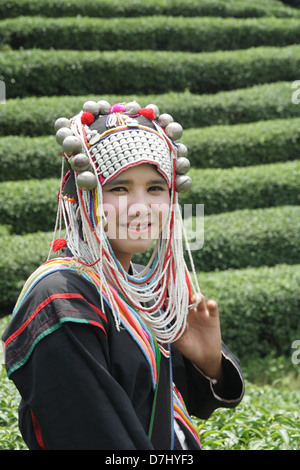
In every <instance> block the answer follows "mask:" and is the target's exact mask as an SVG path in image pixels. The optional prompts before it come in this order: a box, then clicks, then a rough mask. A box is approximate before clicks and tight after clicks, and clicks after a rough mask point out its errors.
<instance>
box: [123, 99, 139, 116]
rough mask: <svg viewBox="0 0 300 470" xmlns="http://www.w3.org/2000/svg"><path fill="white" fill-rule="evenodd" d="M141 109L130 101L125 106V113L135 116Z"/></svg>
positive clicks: (134, 102)
mask: <svg viewBox="0 0 300 470" xmlns="http://www.w3.org/2000/svg"><path fill="white" fill-rule="evenodd" d="M140 109H141V106H140V105H139V104H138V103H137V102H136V101H131V102H130V103H126V104H125V110H126V113H128V114H131V115H135V114H137V113H138V111H139V110H140Z"/></svg>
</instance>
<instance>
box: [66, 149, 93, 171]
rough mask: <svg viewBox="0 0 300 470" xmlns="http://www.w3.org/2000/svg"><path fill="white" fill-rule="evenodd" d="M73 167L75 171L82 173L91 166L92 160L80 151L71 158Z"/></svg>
mask: <svg viewBox="0 0 300 470" xmlns="http://www.w3.org/2000/svg"><path fill="white" fill-rule="evenodd" d="M70 163H71V167H72V169H73V170H74V171H77V172H79V173H81V172H82V171H86V170H87V169H88V168H89V166H90V160H89V157H88V156H87V155H85V154H84V153H78V154H77V155H75V156H74V157H72V159H71V162H70Z"/></svg>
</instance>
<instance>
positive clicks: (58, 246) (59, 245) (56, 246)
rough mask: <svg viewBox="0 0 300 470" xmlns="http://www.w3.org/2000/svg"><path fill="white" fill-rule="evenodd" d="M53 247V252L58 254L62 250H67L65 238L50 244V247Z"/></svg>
mask: <svg viewBox="0 0 300 470" xmlns="http://www.w3.org/2000/svg"><path fill="white" fill-rule="evenodd" d="M51 245H52V251H54V252H56V251H59V250H60V249H61V248H65V247H66V246H67V242H66V240H65V239H64V238H57V240H54V242H53V243H50V245H49V246H51Z"/></svg>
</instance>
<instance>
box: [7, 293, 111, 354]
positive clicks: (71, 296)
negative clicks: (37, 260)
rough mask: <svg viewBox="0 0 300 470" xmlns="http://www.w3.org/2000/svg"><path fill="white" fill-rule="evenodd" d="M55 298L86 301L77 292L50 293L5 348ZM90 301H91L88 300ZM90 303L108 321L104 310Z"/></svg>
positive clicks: (8, 340) (11, 337) (12, 336)
mask: <svg viewBox="0 0 300 470" xmlns="http://www.w3.org/2000/svg"><path fill="white" fill-rule="evenodd" d="M55 299H82V300H84V301H86V300H85V299H84V297H82V295H80V294H76V293H65V294H62V293H61V294H53V295H50V296H49V297H48V298H47V299H46V300H44V301H43V302H42V303H41V304H40V305H39V306H38V307H37V308H36V309H35V311H34V312H33V313H32V314H31V315H30V317H29V318H28V319H27V320H26V321H25V322H24V323H23V325H22V326H20V328H18V329H17V331H15V332H14V333H13V334H12V335H11V336H10V337H9V338H7V340H6V341H5V343H4V348H6V347H7V345H8V344H9V343H11V342H12V341H13V340H14V339H15V338H17V336H19V335H20V334H21V333H22V332H23V331H24V330H25V329H26V328H27V326H28V325H29V323H30V322H31V321H32V320H33V319H34V317H35V316H36V315H37V314H38V313H39V312H40V311H41V310H42V309H43V308H45V307H46V306H47V305H49V304H50V303H51V302H52V301H53V300H55ZM88 303H89V302H88ZM89 305H91V307H92V308H93V309H94V310H95V311H96V312H97V313H98V315H100V316H101V317H102V318H103V319H104V320H106V321H107V319H106V317H105V315H104V314H103V312H102V311H101V310H100V309H99V308H97V307H95V305H92V304H90V303H89Z"/></svg>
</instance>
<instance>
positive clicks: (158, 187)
mask: <svg viewBox="0 0 300 470" xmlns="http://www.w3.org/2000/svg"><path fill="white" fill-rule="evenodd" d="M164 190H165V188H163V187H162V186H150V188H149V189H148V191H164Z"/></svg>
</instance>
